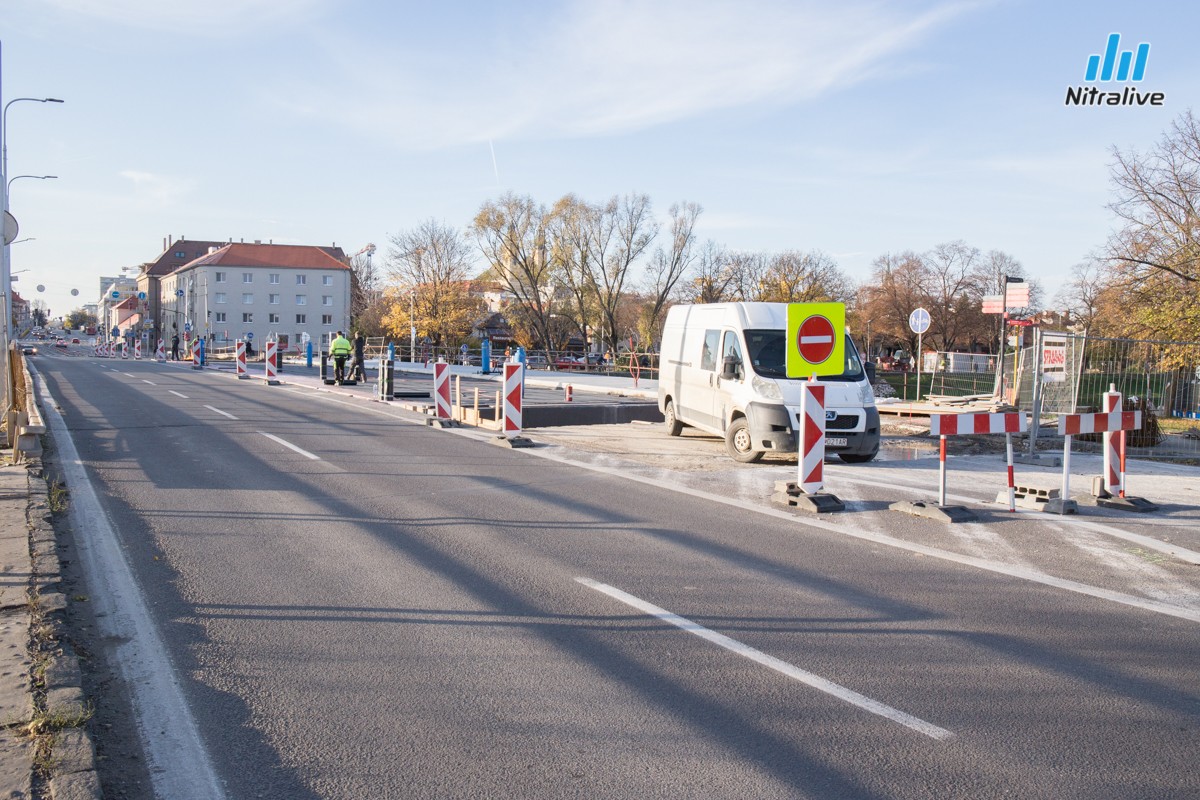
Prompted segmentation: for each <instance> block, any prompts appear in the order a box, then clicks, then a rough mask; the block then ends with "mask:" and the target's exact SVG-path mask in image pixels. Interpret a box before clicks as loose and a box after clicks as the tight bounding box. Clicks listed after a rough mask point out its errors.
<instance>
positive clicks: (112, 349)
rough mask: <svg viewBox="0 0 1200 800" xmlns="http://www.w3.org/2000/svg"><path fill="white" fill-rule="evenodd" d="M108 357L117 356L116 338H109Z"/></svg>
mask: <svg viewBox="0 0 1200 800" xmlns="http://www.w3.org/2000/svg"><path fill="white" fill-rule="evenodd" d="M108 357H109V358H116V357H117V341H116V340H115V339H109V340H108Z"/></svg>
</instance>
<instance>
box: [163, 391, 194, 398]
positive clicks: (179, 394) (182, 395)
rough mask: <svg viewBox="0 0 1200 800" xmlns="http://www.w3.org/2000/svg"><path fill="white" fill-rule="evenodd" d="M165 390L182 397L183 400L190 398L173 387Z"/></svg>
mask: <svg viewBox="0 0 1200 800" xmlns="http://www.w3.org/2000/svg"><path fill="white" fill-rule="evenodd" d="M167 391H168V392H170V393H171V394H173V395H175V396H176V397H182V398H183V399H184V400H188V399H190V398H189V397H188V396H187V395H186V394H182V393H180V392H177V391H175V390H174V389H167Z"/></svg>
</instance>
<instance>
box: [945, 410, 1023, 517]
mask: <svg viewBox="0 0 1200 800" xmlns="http://www.w3.org/2000/svg"><path fill="white" fill-rule="evenodd" d="M1028 429H1029V423H1028V421H1027V420H1026V419H1025V414H1024V413H1022V412H1019V411H1017V412H1009V413H1005V414H931V415H930V417H929V435H930V436H937V437H938V438H939V441H938V505H940V506H944V505H946V437H947V436H963V435H972V434H981V433H1003V434H1004V444H1005V448H1004V449H1005V452H1006V454H1007V456H1008V510H1009V511H1016V510H1017V497H1016V481H1015V478H1014V476H1013V444H1012V435H1013V434H1014V433H1024V432H1025V431H1027V430H1028Z"/></svg>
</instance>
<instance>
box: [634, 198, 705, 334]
mask: <svg viewBox="0 0 1200 800" xmlns="http://www.w3.org/2000/svg"><path fill="white" fill-rule="evenodd" d="M702 210H703V209H701V208H700V206H699V205H698V204H697V203H675V204H674V205H672V206H671V224H670V231H671V239H670V242H668V244H667V246H666V247H663V246H661V245H660V246H659V247H658V248H656V249H655V251H654V255H653V256H651V257H650V264H649V266H648V267H647V269H646V278H647V281H646V283H647V291H646V299H648V300H649V303H648V305H647V306H646V308H645V309H644V313H643V314H642V315H641V323H640V326H639V327H640V328H641V329H642V331H643V333H644V334H648V333H649V332H650V331H656V330H658V329H659V328H660V327H661V323H662V317H663V311H664V310H665V309H666V307H667V304H668V303H669V302H670V300H671V297H672V296H673V295H674V294H675V290H676V286H678V285H679V282H680V281H681V280H682V279H683V277H684V275H686V274H687V272H688V270H689V268H690V267H691V265H692V263H693V262H694V261H695V260H696V255H697V254H696V247H695V245H696V234H695V230H696V220H697V219H698V218H699V216H700V212H701V211H702ZM647 338H648V339H652V338H654V337H653V336H648V337H647Z"/></svg>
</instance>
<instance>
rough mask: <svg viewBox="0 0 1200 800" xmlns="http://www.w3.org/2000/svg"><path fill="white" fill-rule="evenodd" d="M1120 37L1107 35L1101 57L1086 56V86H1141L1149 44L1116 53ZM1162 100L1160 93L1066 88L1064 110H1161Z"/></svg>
mask: <svg viewBox="0 0 1200 800" xmlns="http://www.w3.org/2000/svg"><path fill="white" fill-rule="evenodd" d="M1120 46H1121V34H1119V33H1111V34H1109V36H1108V45H1107V46H1106V47H1105V48H1104V53H1103V54H1100V53H1093V54H1092V55H1090V56H1088V60H1087V71H1086V72H1084V75H1083V79H1084V81H1086V82H1087V83H1097V82H1099V83H1111V82H1118V83H1125V82H1127V81H1128V82H1129V83H1141V82H1142V79H1143V78H1145V77H1146V62H1147V61H1148V60H1149V59H1150V43H1149V42H1142V43H1141V44H1139V45H1138V46H1137V50H1136V51H1134V50H1126V51H1124V52H1119V50H1120ZM1165 99H1166V96H1165V95H1164V94H1163V93H1162V92H1143V91H1141V90H1140V89H1139V88H1138V87H1136V86H1126V87H1124V88H1123V89H1118V88H1117V87H1113V90H1112V91H1106V90H1105V89H1101V88H1100V87H1099V86H1069V87H1067V100H1066V105H1068V106H1161V105H1162V104H1163V101H1164V100H1165Z"/></svg>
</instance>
